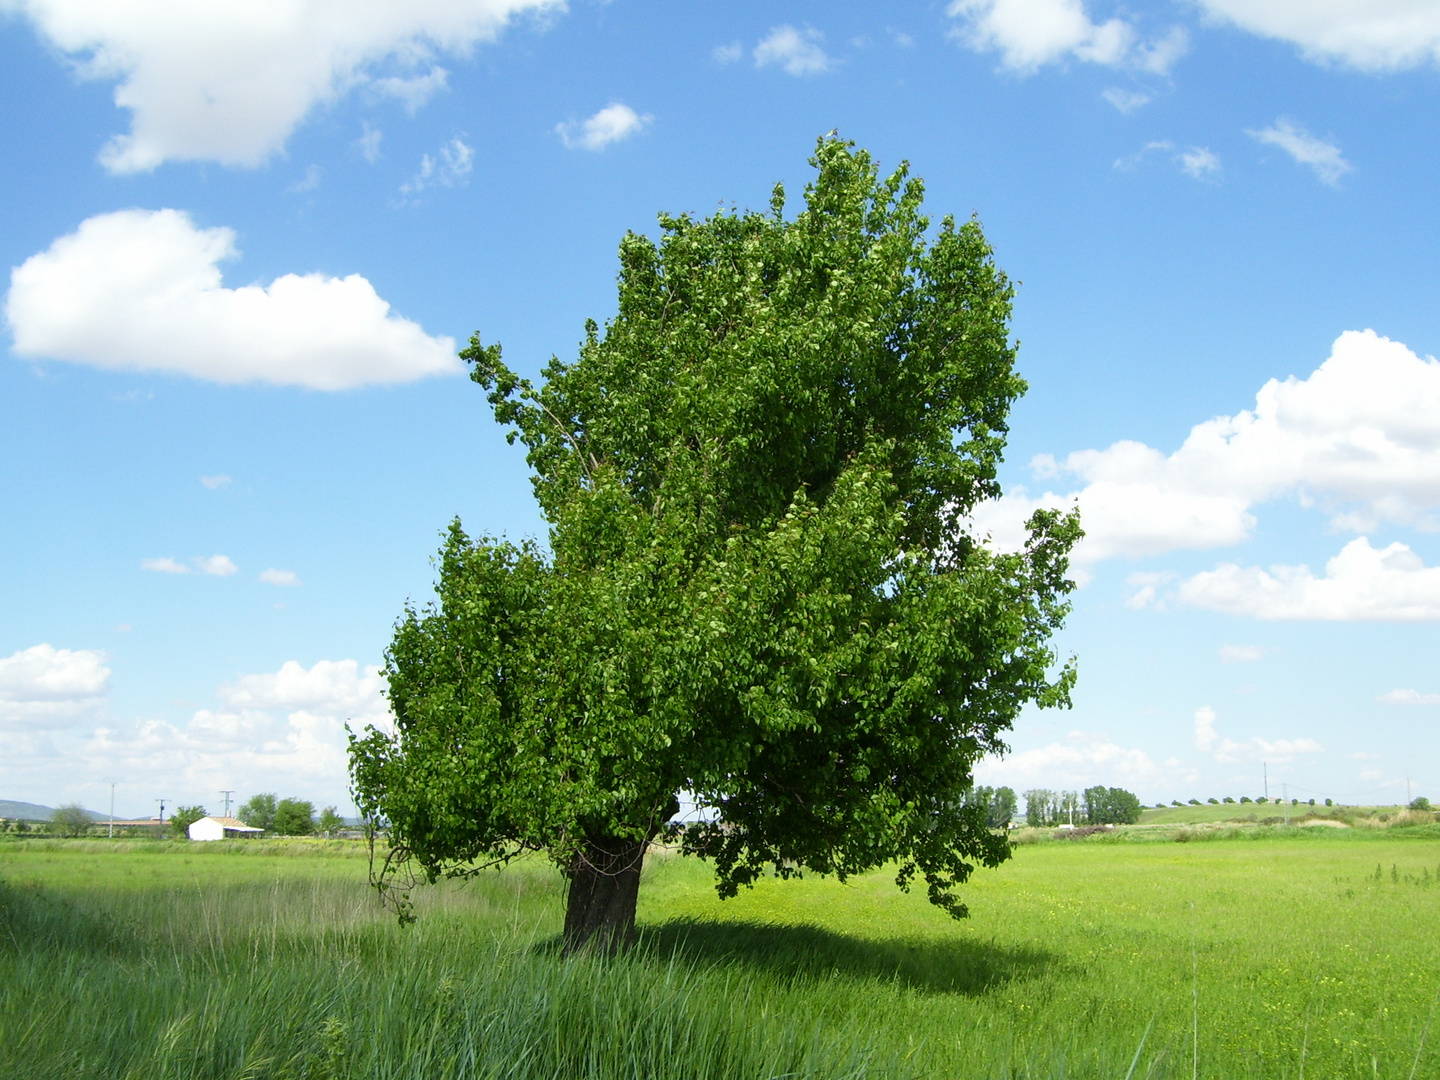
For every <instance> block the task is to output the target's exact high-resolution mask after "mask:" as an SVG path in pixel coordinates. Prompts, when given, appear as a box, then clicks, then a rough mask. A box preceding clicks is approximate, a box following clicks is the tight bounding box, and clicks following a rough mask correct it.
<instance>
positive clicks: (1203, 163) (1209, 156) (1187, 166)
mask: <svg viewBox="0 0 1440 1080" xmlns="http://www.w3.org/2000/svg"><path fill="white" fill-rule="evenodd" d="M1176 160H1177V161H1178V162H1179V164H1180V171H1181V172H1183V173H1185V174H1186V175H1187V176H1193V177H1194V178H1195V179H1196V180H1209V179H1210V178H1212V177H1214V176H1217V175H1218V174H1219V172H1220V155H1219V154H1217V153H1215V152H1214V151H1213V150H1211V149H1210V148H1209V147H1206V146H1192V147H1190V149H1188V150H1182V151H1180V153H1179V154H1177V155H1176Z"/></svg>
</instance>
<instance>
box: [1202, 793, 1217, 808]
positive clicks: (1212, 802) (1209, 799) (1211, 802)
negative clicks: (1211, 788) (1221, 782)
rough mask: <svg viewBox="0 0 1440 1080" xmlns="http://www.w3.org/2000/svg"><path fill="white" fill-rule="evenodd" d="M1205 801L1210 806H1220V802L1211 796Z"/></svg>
mask: <svg viewBox="0 0 1440 1080" xmlns="http://www.w3.org/2000/svg"><path fill="white" fill-rule="evenodd" d="M1205 801H1206V802H1208V803H1209V804H1210V805H1211V806H1219V805H1220V800H1219V799H1217V798H1215V797H1214V796H1213V795H1212V796H1211V797H1210V798H1208V799H1206V800H1205Z"/></svg>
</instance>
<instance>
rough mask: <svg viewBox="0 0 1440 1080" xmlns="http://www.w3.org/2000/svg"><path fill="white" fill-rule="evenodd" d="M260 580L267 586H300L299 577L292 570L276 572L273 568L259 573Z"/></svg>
mask: <svg viewBox="0 0 1440 1080" xmlns="http://www.w3.org/2000/svg"><path fill="white" fill-rule="evenodd" d="M260 580H261V581H263V582H265V583H266V584H267V585H288V586H291V587H294V586H297V585H299V584H300V575H299V574H297V573H295V571H294V570H276V569H275V568H274V567H273V566H272V567H271V568H270V569H268V570H261V571H260Z"/></svg>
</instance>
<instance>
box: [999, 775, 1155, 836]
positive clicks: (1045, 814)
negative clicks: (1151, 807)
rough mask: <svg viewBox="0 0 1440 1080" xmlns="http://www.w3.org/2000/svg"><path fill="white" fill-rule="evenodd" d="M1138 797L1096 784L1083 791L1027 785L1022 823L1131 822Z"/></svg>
mask: <svg viewBox="0 0 1440 1080" xmlns="http://www.w3.org/2000/svg"><path fill="white" fill-rule="evenodd" d="M1141 809H1142V807H1141V805H1140V799H1139V797H1138V796H1137V795H1135V794H1134V793H1133V792H1130V791H1126V790H1125V789H1124V788H1115V787H1105V786H1104V785H1103V784H1096V785H1095V786H1094V787H1088V788H1086V789H1085V790H1084V791H1083V792H1075V791H1051V790H1050V789H1049V788H1031V789H1030V790H1029V791H1027V792H1025V824H1026V825H1030V826H1032V827H1035V828H1048V827H1052V826H1055V825H1068V824H1075V825H1133V824H1135V822H1137V821H1139V820H1140V811H1141Z"/></svg>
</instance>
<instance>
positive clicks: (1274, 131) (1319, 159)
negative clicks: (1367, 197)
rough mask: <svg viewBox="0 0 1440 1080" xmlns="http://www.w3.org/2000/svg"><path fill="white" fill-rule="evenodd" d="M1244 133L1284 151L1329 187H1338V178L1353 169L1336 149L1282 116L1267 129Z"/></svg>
mask: <svg viewBox="0 0 1440 1080" xmlns="http://www.w3.org/2000/svg"><path fill="white" fill-rule="evenodd" d="M1245 134H1247V135H1249V136H1250V137H1251V138H1252V139H1254V140H1255V141H1256V142H1259V143H1262V144H1264V145H1266V146H1277V147H1279V148H1280V149H1281V150H1284V151H1285V153H1287V154H1289V155H1290V156H1291V157H1292V158H1294V159H1295V161H1296V163H1297V164H1299V165H1304V166H1305V167H1306V168H1309V169H1313V170H1314V172H1315V175H1316V176H1318V177H1319V178H1320V182H1321V183H1324V184H1329V185H1330V186H1331V187H1337V186H1339V183H1340V178H1341V177H1342V176H1344V175H1345V174H1346V173H1348V172H1352V171H1353V170H1354V166H1353V165H1351V164H1350V163H1349V162H1348V161H1346V160H1345V157H1344V155H1343V154H1342V153H1341V152H1340V147H1339V146H1337V145H1336V144H1335V143H1333V142H1327V141H1326V140H1324V139H1321V138H1317V137H1316V136H1314V135H1311V134H1310V132H1308V131H1306V130H1305V129H1304V128H1303V127H1301V126H1300V125H1299V124H1296V123H1294V122H1293V121H1291V120H1287V119H1285V117H1283V116H1282V117H1280V119H1278V120H1276V121H1275V123H1273V124H1271V125H1270V126H1269V127H1267V128H1261V129H1260V130H1259V131H1251V130H1249V129H1247V130H1246V132H1245Z"/></svg>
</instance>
